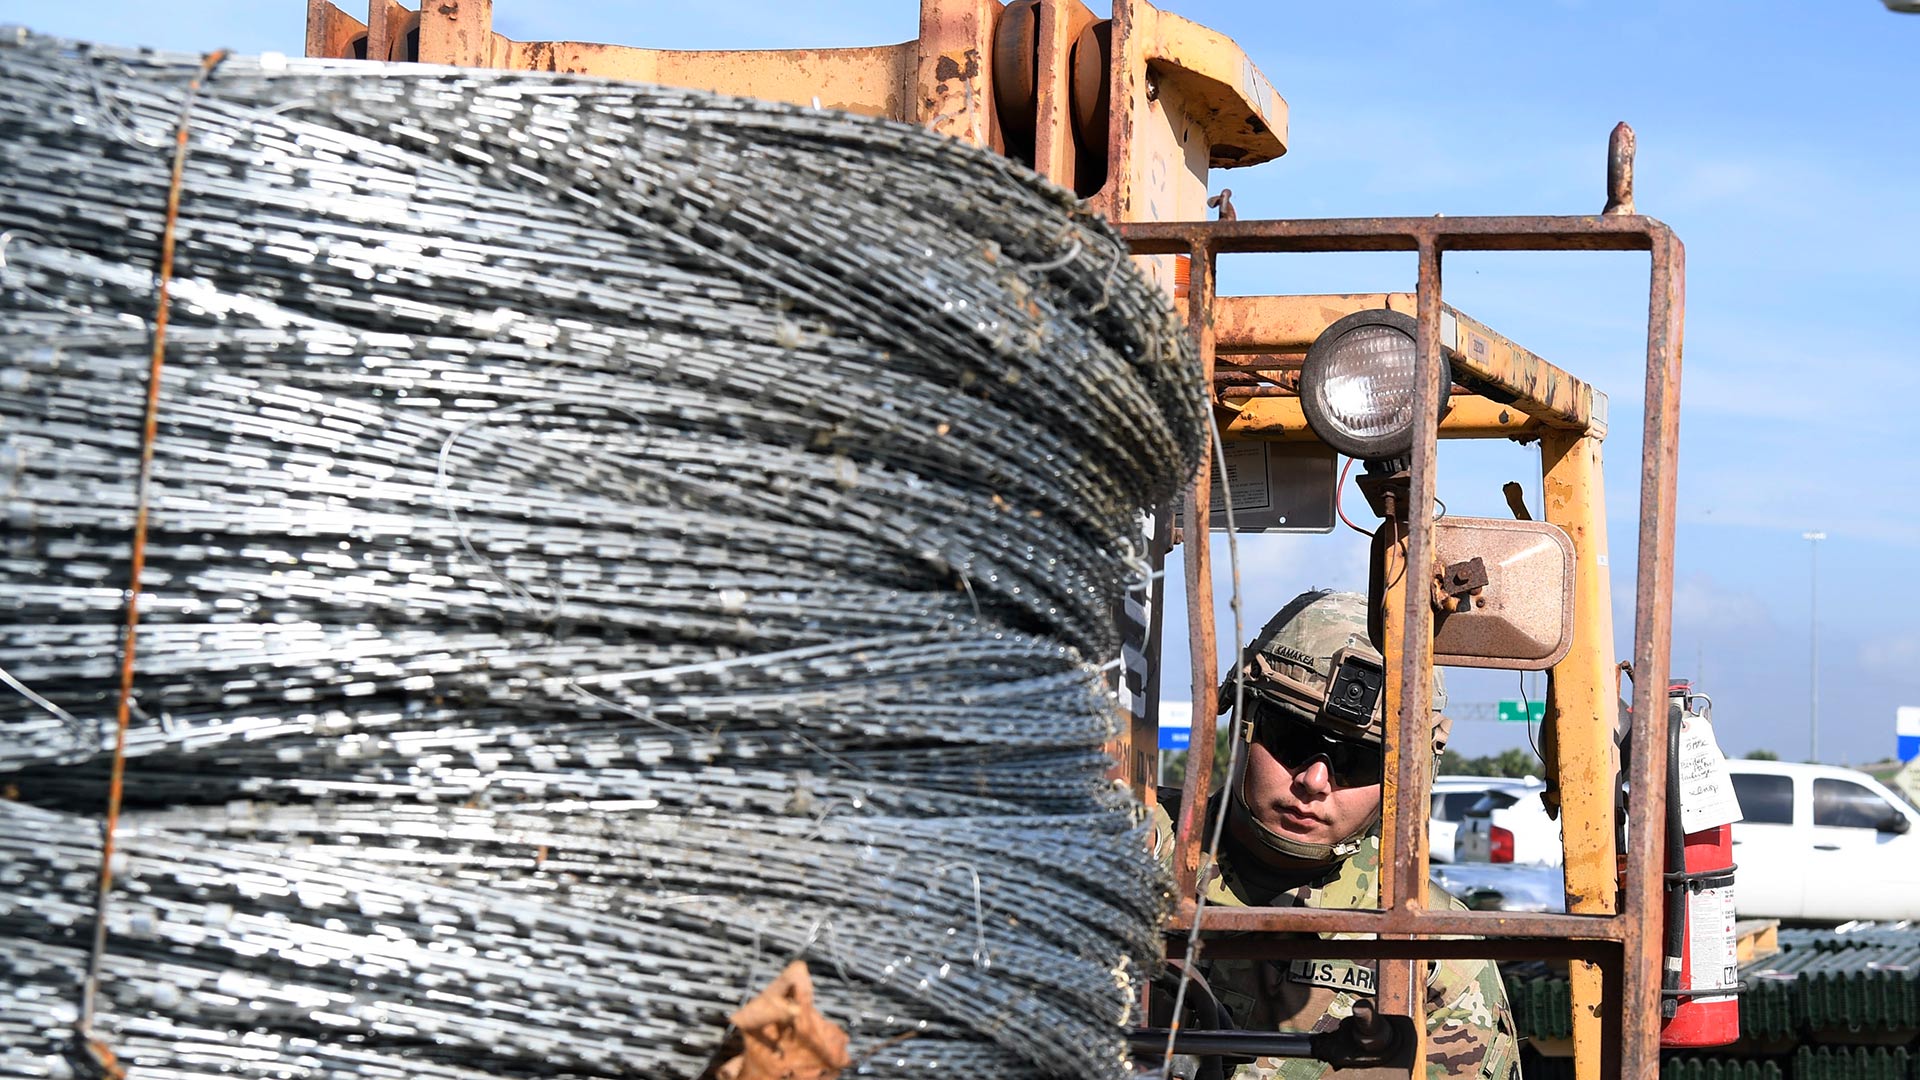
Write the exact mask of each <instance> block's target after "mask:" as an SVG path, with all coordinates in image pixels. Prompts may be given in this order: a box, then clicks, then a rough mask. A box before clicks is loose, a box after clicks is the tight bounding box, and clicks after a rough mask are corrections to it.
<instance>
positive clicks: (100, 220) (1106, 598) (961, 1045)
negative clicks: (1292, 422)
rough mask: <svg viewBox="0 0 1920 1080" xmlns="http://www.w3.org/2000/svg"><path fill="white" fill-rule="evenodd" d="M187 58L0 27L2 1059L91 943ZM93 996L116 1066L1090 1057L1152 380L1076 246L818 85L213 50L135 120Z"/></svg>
mask: <svg viewBox="0 0 1920 1080" xmlns="http://www.w3.org/2000/svg"><path fill="white" fill-rule="evenodd" d="M198 67H199V64H198V61H197V59H195V58H190V57H179V56H168V55H156V54H150V53H140V52H132V51H120V50H110V49H99V48H91V47H83V46H77V45H73V44H71V43H64V42H58V41H53V40H49V39H45V38H39V37H34V36H31V35H27V34H24V33H9V34H8V35H6V37H5V40H4V41H3V42H0V84H3V85H4V86H5V88H6V93H5V94H4V95H0V479H4V483H5V489H4V490H5V492H6V494H5V510H6V523H5V532H4V541H3V542H0V620H3V621H0V671H3V672H4V675H3V676H0V682H4V683H5V684H6V685H5V687H4V688H0V788H4V793H5V794H6V795H7V798H6V799H4V800H0V1072H5V1073H6V1074H7V1075H12V1076H41V1077H44V1076H62V1075H67V1074H68V1070H70V1069H71V1068H72V1067H73V1064H72V1057H71V1047H70V1046H69V1045H67V1042H66V1039H67V1038H68V1035H69V1032H70V1031H71V1028H72V1025H73V1023H74V1021H75V1019H76V1017H77V1014H76V1007H77V1002H78V1001H79V997H80V995H79V986H78V982H79V980H80V978H81V972H83V971H84V969H85V966H86V951H87V950H86V947H85V942H86V941H87V939H88V938H89V936H90V934H91V930H92V922H93V914H92V906H91V897H90V888H91V884H92V880H93V878H92V875H93V872H94V871H95V870H96V869H97V865H98V860H99V850H100V845H99V841H100V835H99V829H100V825H99V807H100V805H101V803H102V800H103V798H104V795H103V789H104V778H105V774H106V763H107V762H106V759H107V757H108V756H109V753H110V749H111V740H110V738H109V737H108V736H107V734H106V731H107V726H108V722H109V720H110V717H111V713H112V709H113V704H114V695H115V691H116V687H115V684H114V675H115V670H116V664H117V660H118V657H119V655H120V646H121V642H120V636H119V635H120V626H121V623H122V618H121V617H122V612H123V609H124V605H125V602H126V597H125V595H124V592H125V586H126V564H127V558H128V549H129V544H130V535H129V530H130V528H131V525H132V520H133V496H134V481H135V473H136V470H137V463H138V459H139V455H140V449H141V445H140V443H141V440H140V418H141V409H142V402H143V400H144V395H145V391H146V383H145V375H146V373H145V366H146V361H145V357H146V352H147V349H148V346H149V334H150V330H151V326H150V320H151V316H152V308H153V303H154V295H155V285H156V283H155V279H154V267H155V264H156V260H155V253H156V251H157V247H158V243H159V237H160V228H161V224H162V208H163V207H164V205H165V196H166V190H167V184H168V174H167V157H168V155H167V151H168V150H169V149H170V147H171V136H172V131H173V125H174V122H175V119H176V116H177V114H178V112H179V110H180V108H181V105H182V101H183V96H184V90H185V87H186V85H187V82H188V81H189V80H190V79H191V77H192V76H193V74H194V73H195V72H196V71H197V70H198ZM184 192H185V198H184V199H183V202H182V206H181V210H180V217H179V223H178V224H179V246H178V253H177V257H176V259H177V261H176V265H175V268H174V274H173V280H172V282H171V290H172V296H173V302H172V326H171V329H170V330H169V337H168V349H167V356H166V366H165V370H164V374H163V376H162V385H161V390H160V393H161V405H160V413H159V416H160V429H159V434H158V437H157V440H156V442H155V443H154V453H155V465H154V477H153V493H152V498H153V509H152V520H151V523H150V525H149V528H148V532H147V537H146V540H147V546H148V554H147V569H146V576H145V579H144V583H143V588H142V595H141V597H140V611H141V624H140V627H139V630H138V632H137V645H138V650H137V671H136V683H135V695H134V703H135V706H136V709H135V711H134V713H133V716H134V722H133V725H132V728H131V731H130V733H129V740H128V754H129V766H128V775H127V787H126V797H127V803H126V807H127V809H126V813H125V814H124V816H123V818H122V822H121V826H120V836H119V845H118V846H119V853H118V854H117V855H116V856H115V858H116V863H117V865H116V873H115V889H114V893H113V896H112V902H111V905H110V907H109V908H108V930H109V945H108V950H107V954H106V956H105V957H104V970H103V975H102V983H101V986H100V995H101V997H100V1009H101V1015H100V1018H99V1033H100V1034H101V1035H102V1036H103V1037H104V1038H105V1039H106V1041H107V1042H108V1043H109V1044H110V1045H111V1046H112V1047H113V1048H114V1050H115V1051H116V1052H117V1053H119V1054H120V1056H121V1059H122V1061H123V1062H125V1063H127V1064H129V1065H130V1066H131V1067H132V1069H133V1072H134V1075H135V1076H138V1077H165V1078H172V1077H188V1076H203V1075H206V1074H207V1073H209V1072H214V1071H218V1072H221V1073H223V1074H226V1075H232V1076H258V1077H267V1076H276V1077H278V1076H286V1075H293V1074H298V1075H325V1076H335V1075H340V1076H345V1075H357V1076H366V1077H479V1076H492V1077H499V1076H580V1077H587V1076H660V1077H670V1076H684V1077H692V1076H695V1075H697V1074H698V1073H699V1072H700V1071H701V1069H702V1068H703V1067H705V1066H706V1065H707V1063H708V1062H709V1061H710V1059H711V1058H712V1056H713V1055H714V1053H715V1051H716V1048H717V1047H718V1045H719V1040H720V1037H721V1035H722V1033H723V1030H724V1027H725V1015H726V1014H727V1013H728V1012H729V1011H730V1010H731V1009H733V1008H735V1007H737V1006H738V1005H739V1004H740V1003H741V1002H742V1001H743V1000H744V999H745V998H747V997H748V996H750V995H751V994H752V993H753V992H755V991H756V990H757V989H758V988H759V987H760V986H761V985H764V984H765V983H766V982H767V981H768V980H769V979H771V978H772V976H773V975H774V974H775V973H777V972H778V971H779V969H780V968H781V967H782V966H784V964H785V963H786V962H787V961H788V960H790V959H793V958H795V957H801V958H805V959H807V960H809V961H810V964H811V966H812V968H813V974H814V977H815V980H816V982H817V984H818V990H819V997H820V1001H821V1004H822V1007H823V1009H824V1010H825V1011H826V1012H827V1014H828V1015H829V1016H830V1017H831V1018H832V1019H834V1020H836V1021H838V1022H840V1023H842V1024H843V1025H845V1026H847V1027H848V1029H849V1031H850V1032H851V1033H852V1035H853V1039H854V1042H853V1050H854V1053H855V1054H856V1055H858V1056H859V1058H860V1061H859V1069H858V1071H859V1072H861V1073H863V1074H869V1075H881V1076H890V1075H907V1074H912V1075H921V1074H934V1075H993V1076H1005V1077H1017V1076H1075V1077H1084V1076H1114V1075H1122V1074H1124V1073H1125V1072H1126V1066H1125V1064H1124V1050H1123V1049H1122V1044H1121V1042H1120V1038H1119V1029H1118V1024H1119V1023H1120V1022H1121V1021H1122V1018H1123V1017H1124V1016H1125V1014H1126V1012H1127V1009H1128V1008H1129V1005H1130V1002H1131V998H1130V995H1131V994H1132V993H1133V990H1134V987H1135V985H1136V984H1135V977H1136V975H1137V973H1138V972H1139V971H1140V969H1141V968H1142V966H1143V965H1147V964H1150V963H1151V962H1152V958H1153V957H1154V956H1155V954H1156V952H1157V949H1156V927H1157V920H1158V918H1159V916H1160V915H1161V913H1162V909H1163V906H1164V904H1165V902H1166V889H1165V883H1164V882H1163V881H1162V879H1161V877H1160V875H1159V872H1158V869H1157V867H1156V866H1155V865H1154V864H1153V862H1152V861H1151V859H1150V858H1149V857H1148V855H1147V853H1146V845H1145V843H1144V841H1143V837H1142V833H1141V824H1140V822H1139V821H1138V819H1137V815H1136V814H1135V813H1134V811H1133V809H1132V807H1131V805H1130V802H1129V800H1128V799H1127V798H1126V797H1125V796H1124V795H1123V794H1122V793H1119V792H1117V791H1115V790H1114V789H1113V787H1112V786H1111V785H1110V784H1109V783H1108V782H1107V781H1106V780H1105V779H1104V773H1105V770H1106V768H1107V764H1108V760H1107V758H1106V757H1105V755H1104V754H1103V753H1102V752H1101V750H1100V745H1101V743H1102V741H1103V740H1104V739H1106V738H1108V737H1109V736H1110V734H1111V732H1112V728H1113V724H1114V716H1115V708H1114V702H1113V700H1112V694H1111V692H1110V690H1109V680H1108V678H1107V676H1106V674H1105V672H1103V669H1109V668H1111V667H1112V665H1113V664H1114V663H1115V661H1116V658H1117V657H1118V656H1119V654H1120V649H1121V642H1120V641H1119V639H1118V635H1117V632H1116V630H1115V626H1116V622H1115V619H1114V605H1115V604H1116V603H1117V601H1118V599H1119V598H1120V597H1121V596H1122V595H1123V594H1124V593H1125V592H1126V590H1128V589H1130V588H1139V587H1141V586H1142V585H1143V583H1144V580H1145V572H1144V554H1145V552H1144V541H1143V540H1142V538H1141V528H1140V527H1141V521H1142V515H1143V513H1145V512H1147V511H1149V510H1151V509H1152V508H1154V507H1156V506H1159V505H1161V504H1163V503H1164V502H1165V501H1167V500H1168V499H1170V498H1171V497H1172V496H1173V495H1174V493H1175V492H1176V491H1177V490H1178V489H1179V487H1180V486H1181V485H1182V484H1183V483H1184V482H1185V481H1186V480H1187V479H1188V478H1189V477H1190V475H1191V472H1192V470H1193V468H1194V467H1195V463H1196V461H1197V459H1198V455H1199V454H1200V453H1201V449H1202V446H1203V440H1204V438H1205V425H1206V414H1205V411H1204V409H1205V398H1204V395H1203V393H1202V387H1201V385H1200V380H1199V377H1198V371H1197V367H1196V365H1195V364H1194V363H1193V362H1192V358H1191V356H1190V354H1189V353H1188V351H1187V349H1186V346H1185V336H1184V334H1183V333H1182V331H1181V329H1180V327H1179V325H1178V322H1177V320H1176V319H1175V318H1174V317H1173V316H1172V315H1171V313H1170V311H1169V309H1168V307H1167V305H1166V304H1165V302H1164V299H1163V298H1162V297H1161V296H1159V295H1157V294H1156V293H1154V291H1153V290H1152V289H1151V288H1150V287H1149V286H1147V285H1146V284H1145V283H1144V281H1143V280H1141V279H1140V278H1139V277H1137V276H1136V275H1134V274H1132V273H1131V272H1130V270H1129V268H1128V265H1127V259H1126V257H1125V255H1124V252H1123V249H1122V248H1121V246H1120V245H1119V244H1118V243H1117V241H1116V240H1115V238H1114V237H1113V235H1112V234H1111V233H1110V231H1109V230H1108V229H1107V228H1106V227H1105V226H1104V225H1103V224H1102V223H1101V222H1100V221H1098V220H1097V219H1095V218H1093V217H1092V216H1090V215H1088V214H1087V213H1085V212H1084V211H1083V210H1082V209H1080V208H1079V207H1078V206H1077V204H1076V203H1075V202H1074V201H1073V200H1072V198H1071V197H1070V196H1069V195H1068V194H1066V193H1064V192H1061V191H1059V190H1057V189H1054V188H1052V187H1050V186H1048V185H1046V184H1045V183H1043V182H1041V181H1039V180H1038V179H1036V178H1034V177H1032V176H1031V175H1030V174H1027V173H1025V172H1023V171H1021V170H1020V169H1018V168H1017V167H1014V166H1012V165H1009V164H1008V163H1006V162H1005V161H1003V160H1001V159H999V158H997V157H995V156H993V155H990V154H985V153H981V152H977V151H974V150H971V149H968V148H966V147H963V146H960V145H958V144H957V143H955V142H953V141H951V140H947V139H943V138H940V137H937V136H934V135H932V134H929V133H926V132H922V131H918V130H915V129H912V128H909V127H904V126H900V125H893V124H886V123H881V122H877V121H871V120H867V119H862V118H857V117H851V116H846V115H843V114H838V113H832V112H825V111H820V110H808V109H797V108H787V107H781V106H774V105H768V104H764V103H751V102H744V101H738V100H730V99H724V98H717V97H711V96H706V95H701V94H697V93H692V92H682V91H675V90H668V89H660V88H654V87H642V86H632V85H612V84H607V83H601V82H596V81H590V80H582V79H569V78H560V77H545V76H534V75H512V74H504V73H499V72H485V71H470V70H449V69H428V68H410V69H405V70H404V72H396V71H394V70H392V69H378V68H370V67H368V66H365V65H355V64H340V63H328V62H313V61H296V62H287V61H284V60H279V61H275V60H271V59H269V60H266V61H264V62H263V61H260V60H247V59H233V60H229V61H227V62H226V64H225V65H224V66H222V68H221V69H220V70H219V72H218V73H217V75H216V77H215V78H213V79H212V80H211V82H209V83H208V85H206V86H205V87H204V88H203V89H202V91H201V92H200V96H199V98H198V100H197V101H196V102H195V103H194V105H193V109H192V115H191V138H190V154H189V157H188V159H187V164H186V174H185V182H184Z"/></svg>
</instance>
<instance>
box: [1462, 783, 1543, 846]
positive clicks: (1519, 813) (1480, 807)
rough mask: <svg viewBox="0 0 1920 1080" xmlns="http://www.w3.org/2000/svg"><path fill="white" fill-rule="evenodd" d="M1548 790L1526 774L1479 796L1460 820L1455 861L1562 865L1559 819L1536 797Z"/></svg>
mask: <svg viewBox="0 0 1920 1080" xmlns="http://www.w3.org/2000/svg"><path fill="white" fill-rule="evenodd" d="M1546 790H1547V785H1546V783H1545V782H1544V781H1540V780H1535V779H1533V778H1532V777H1528V778H1527V779H1526V780H1525V781H1522V782H1519V785H1518V786H1515V787H1503V788H1497V789H1494V790H1491V791H1487V792H1485V793H1484V794H1482V795H1481V796H1480V799H1479V801H1477V802H1475V803H1474V804H1473V805H1472V806H1471V807H1469V808H1468V809H1467V812H1466V816H1465V817H1463V818H1462V819H1461V821H1460V829H1459V832H1458V834H1457V835H1456V836H1455V837H1454V842H1453V856H1454V861H1456V862H1490V863H1533V864H1537V865H1540V866H1558V865H1560V863H1561V861H1562V859H1563V852H1562V850H1561V846H1560V823H1559V822H1558V821H1555V820H1553V819H1552V818H1550V817H1548V816H1547V806H1546V804H1545V803H1543V802H1541V801H1540V796H1541V794H1542V793H1543V792H1545V791H1546Z"/></svg>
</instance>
